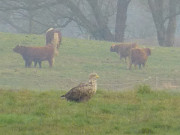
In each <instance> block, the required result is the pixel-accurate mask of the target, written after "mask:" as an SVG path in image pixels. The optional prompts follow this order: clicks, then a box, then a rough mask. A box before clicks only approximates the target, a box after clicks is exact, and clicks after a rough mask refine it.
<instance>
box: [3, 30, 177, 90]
mask: <svg viewBox="0 0 180 135" xmlns="http://www.w3.org/2000/svg"><path fill="white" fill-rule="evenodd" d="M18 44H21V45H25V46H44V45H45V36H44V35H21V34H9V33H0V58H1V59H0V63H1V65H0V76H1V77H0V88H6V89H11V88H13V89H29V90H42V91H43V90H69V89H70V88H71V87H73V86H75V85H77V84H78V83H80V82H86V81H87V79H88V75H89V74H90V73H91V72H97V73H98V75H99V76H100V78H99V79H98V88H99V89H103V90H126V89H131V88H133V87H134V86H135V85H137V84H142V83H145V84H149V85H150V86H151V87H153V88H158V89H159V88H160V89H161V88H164V85H166V84H167V85H170V86H171V85H173V86H174V85H175V86H177V87H179V86H178V82H179V81H180V80H179V76H180V70H179V69H180V62H179V58H180V53H179V52H180V48H162V47H154V46H151V47H150V48H151V49H152V56H150V57H149V59H148V61H147V64H146V68H144V69H142V70H139V69H134V68H133V69H132V70H131V71H129V70H128V69H127V66H126V64H125V62H123V61H120V59H119V56H118V55H117V54H116V53H113V52H110V46H111V45H112V44H113V43H111V42H104V41H93V40H83V39H73V38H65V37H63V39H62V44H61V46H60V49H59V55H58V56H57V57H55V64H54V67H53V68H52V69H50V68H49V67H48V62H43V63H42V69H39V68H24V61H23V59H22V57H21V56H20V55H19V54H17V53H15V52H13V51H12V49H13V48H14V47H15V46H16V45H18ZM140 46H141V47H144V45H140Z"/></svg>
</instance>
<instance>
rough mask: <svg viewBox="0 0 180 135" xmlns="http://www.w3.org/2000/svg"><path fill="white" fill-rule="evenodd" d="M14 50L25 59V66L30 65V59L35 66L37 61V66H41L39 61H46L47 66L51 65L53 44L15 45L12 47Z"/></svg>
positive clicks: (53, 53) (53, 52) (53, 50)
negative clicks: (36, 45)
mask: <svg viewBox="0 0 180 135" xmlns="http://www.w3.org/2000/svg"><path fill="white" fill-rule="evenodd" d="M13 51H14V52H16V53H19V54H21V55H22V57H23V59H24V61H25V67H30V66H31V63H32V61H34V62H35V66H36V64H37V62H38V63H39V67H40V68H41V61H48V62H49V66H50V67H52V66H53V62H54V55H55V49H54V46H53V45H50V44H49V45H46V46H41V47H32V46H20V45H17V46H16V47H15V48H14V49H13Z"/></svg>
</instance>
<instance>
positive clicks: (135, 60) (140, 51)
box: [129, 48, 151, 69]
mask: <svg viewBox="0 0 180 135" xmlns="http://www.w3.org/2000/svg"><path fill="white" fill-rule="evenodd" d="M150 55H151V49H150V48H132V49H131V53H130V63H129V69H131V66H132V64H134V66H135V68H136V65H139V69H141V65H143V67H145V64H146V61H147V59H148V56H150Z"/></svg>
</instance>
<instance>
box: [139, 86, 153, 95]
mask: <svg viewBox="0 0 180 135" xmlns="http://www.w3.org/2000/svg"><path fill="white" fill-rule="evenodd" d="M135 90H137V93H140V94H148V93H151V87H150V86H149V85H146V84H141V85H138V86H136V87H135Z"/></svg>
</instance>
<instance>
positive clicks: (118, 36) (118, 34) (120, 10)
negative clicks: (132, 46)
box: [115, 0, 131, 42]
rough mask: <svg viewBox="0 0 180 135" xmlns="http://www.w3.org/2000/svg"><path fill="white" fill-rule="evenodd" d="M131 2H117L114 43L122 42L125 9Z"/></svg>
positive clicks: (120, 0)
mask: <svg viewBox="0 0 180 135" xmlns="http://www.w3.org/2000/svg"><path fill="white" fill-rule="evenodd" d="M130 1H131V0H118V1H117V13H116V24H115V41H117V42H123V41H124V33H125V28H126V20H127V9H128V5H129V3H130Z"/></svg>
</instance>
